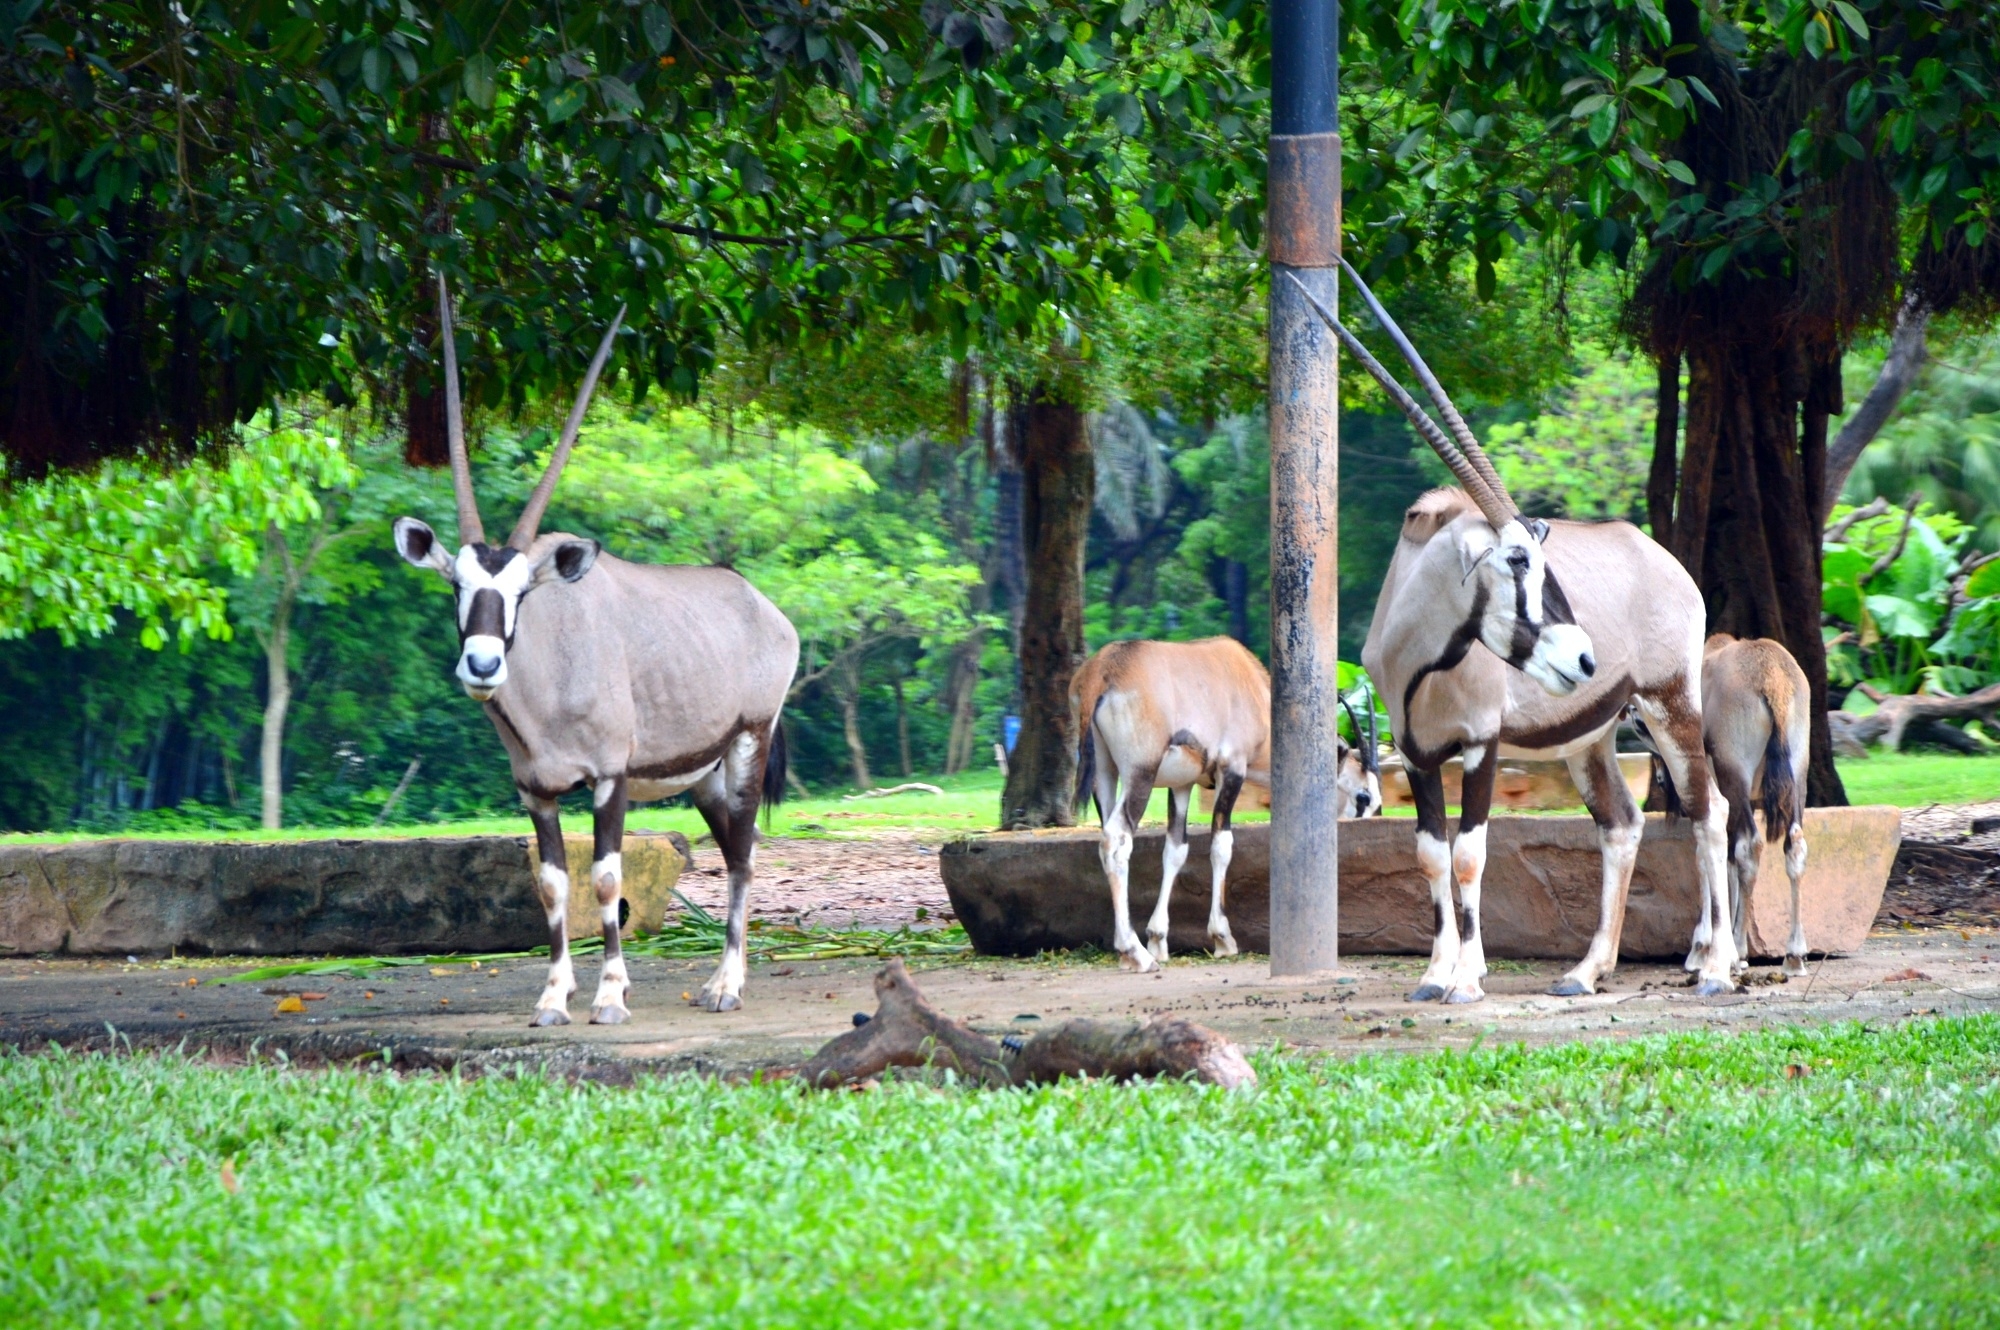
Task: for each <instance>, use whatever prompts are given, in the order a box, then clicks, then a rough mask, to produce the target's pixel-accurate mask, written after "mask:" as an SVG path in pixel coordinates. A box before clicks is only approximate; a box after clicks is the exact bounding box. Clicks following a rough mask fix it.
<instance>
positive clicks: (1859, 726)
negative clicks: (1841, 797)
mask: <svg viewBox="0 0 2000 1330" xmlns="http://www.w3.org/2000/svg"><path fill="white" fill-rule="evenodd" d="M1861 691H1862V692H1863V693H1864V694H1866V695H1867V696H1868V697H1869V698H1871V699H1872V700H1873V701H1874V702H1875V704H1876V706H1875V710H1873V711H1871V712H1869V713H1868V714H1867V715H1865V716H1854V715H1851V714H1850V713H1846V712H1830V713H1829V714H1828V716H1827V720H1828V722H1829V724H1831V725H1833V726H1835V727H1836V730H1837V735H1838V737H1839V738H1841V739H1843V740H1850V741H1852V742H1853V743H1855V744H1861V745H1865V744H1870V743H1874V742H1875V741H1877V740H1881V741H1882V742H1883V743H1884V744H1885V745H1886V746H1887V747H1888V748H1889V750H1890V751H1891V752H1895V751H1898V750H1900V749H1901V748H1902V746H1903V743H1904V741H1905V740H1906V739H1915V740H1923V741H1927V742H1930V743H1939V744H1944V745H1946V746H1947V747H1951V748H1956V749H1958V750H1960V751H1961V752H1968V753H1979V752H1984V751H1985V749H1984V748H1983V747H1982V746H1981V745H1980V743H1979V741H1978V740H1976V739H1974V738H1973V737H1972V736H1971V735H1969V734H1967V733H1966V732H1965V731H1963V730H1961V729H1958V728H1956V727H1954V726H1950V725H1946V724H1944V723H1943V722H1945V721H1947V720H1972V719H1975V718H1976V719H1978V720H1980V721H1983V722H1985V724H1987V725H1988V726H1991V725H1993V724H1994V723H1995V720H1996V717H2000V683H1996V684H1989V685H1988V686H1986V687H1985V688H1982V689H1980V690H1979V691H1978V692H1976V693H1968V694H1966V695H1965V696H1964V697H1944V696H1937V695H1933V694H1928V693H1914V694H1910V695H1908V696H1898V697H1890V696H1887V695H1885V694H1883V693H1880V692H1877V691H1876V690H1875V689H1873V688H1870V687H1869V686H1868V685H1866V684H1863V685H1861ZM1835 716H1841V717H1844V719H1842V720H1839V721H1835V720H1834V717H1835Z"/></svg>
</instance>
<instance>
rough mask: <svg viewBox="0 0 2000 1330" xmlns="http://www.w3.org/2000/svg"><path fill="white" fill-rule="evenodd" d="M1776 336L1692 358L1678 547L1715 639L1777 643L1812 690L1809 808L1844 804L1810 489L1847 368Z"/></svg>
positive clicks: (1697, 348) (1718, 343) (1702, 349)
mask: <svg viewBox="0 0 2000 1330" xmlns="http://www.w3.org/2000/svg"><path fill="white" fill-rule="evenodd" d="M1768 332H1769V336H1768V338H1764V339H1741V340H1734V341H1722V340H1720V339H1716V340H1704V341H1697V342H1696V343H1694V344H1693V345H1691V346H1690V347H1689V348H1688V351H1687V356H1688V401H1687V435H1686V443H1685V447H1684V449H1683V456H1682V458H1681V459H1680V464H1679V468H1678V469H1679V487H1678V488H1679V499H1680V501H1679V505H1678V510H1677V511H1676V512H1675V513H1674V514H1673V518H1672V526H1671V533H1672V541H1671V543H1670V545H1669V548H1671V549H1672V550H1673V552H1674V554H1675V555H1676V556H1677V557H1679V559H1680V560H1681V562H1682V564H1683V565H1684V566H1685V567H1686V568H1687V570H1688V572H1689V574H1690V575H1692V576H1693V577H1694V579H1695V581H1696V583H1697V584H1699V585H1700V586H1701V588H1702V593H1703V596H1704V598H1705V599H1706V601H1707V603H1708V629H1709V631H1710V632H1723V633H1733V634H1735V635H1736V636H1738V637H1768V638H1773V639H1775V640H1776V641H1778V642H1780V643H1782V644H1783V645H1784V646H1785V648H1786V649H1787V650H1789V651H1790V652H1791V653H1792V655H1793V657H1794V658H1795V659H1797V661H1798V663H1799V667H1800V668H1801V669H1803V670H1804V671H1805V675H1806V678H1807V680H1808V681H1809V682H1810V684H1811V687H1812V752H1811V762H1810V765H1809V767H1808V770H1807V798H1808V801H1809V802H1811V803H1814V804H1845V803H1846V802H1847V793H1846V791H1845V789H1844V788H1843V787H1842V785H1841V782H1840V774H1839V773H1838V772H1837V771H1836V770H1835V769H1834V765H1833V749H1832V746H1831V743H1830V740H1829V736H1828V732H1827V721H1826V647H1825V644H1824V642H1823V641H1822V639H1821V637H1820V525H1821V524H1820V520H1819V512H1820V508H1819V497H1820V496H1819V493H1818V492H1816V491H1815V490H1814V488H1813V485H1812V483H1811V482H1814V481H1818V480H1819V479H1820V478H1821V477H1822V476H1824V474H1825V447H1826V419H1827V414H1828V410H1829V407H1834V406H1837V399H1834V400H1833V401H1830V400H1829V396H1830V394H1829V390H1828V386H1827V385H1828V382H1829V380H1830V381H1831V382H1832V383H1834V384H1836V385H1837V384H1838V381H1839V359H1838V355H1837V353H1821V354H1817V355H1809V354H1808V353H1807V352H1806V351H1805V350H1804V349H1802V348H1800V347H1799V346H1798V345H1797V344H1796V343H1795V342H1793V341H1791V340H1790V339H1788V338H1787V337H1785V336H1784V335H1783V333H1782V332H1781V331H1780V330H1779V329H1778V328H1776V327H1772V328H1771V329H1769V330H1768ZM1829 365H1831V367H1832V368H1831V373H1829V371H1828V366H1829ZM1664 381H1665V375H1664V372H1663V373H1662V382H1663V383H1664ZM1834 391H1836V392H1837V388H1836V389H1835V390H1834ZM1664 406H1665V402H1664V399H1663V400H1662V408H1663V409H1664ZM1802 408H1803V419H1802ZM1666 437H1667V436H1666V432H1665V429H1664V428H1662V429H1661V430H1660V431H1659V432H1658V433H1657V434H1656V436H1655V441H1654V447H1655V454H1654V473H1655V475H1656V476H1658V475H1660V473H1661V471H1662V460H1661V457H1660V452H1659V450H1660V449H1661V447H1662V441H1663V440H1664V439H1665V438H1666ZM1650 489H1651V487H1650V486H1649V490H1650Z"/></svg>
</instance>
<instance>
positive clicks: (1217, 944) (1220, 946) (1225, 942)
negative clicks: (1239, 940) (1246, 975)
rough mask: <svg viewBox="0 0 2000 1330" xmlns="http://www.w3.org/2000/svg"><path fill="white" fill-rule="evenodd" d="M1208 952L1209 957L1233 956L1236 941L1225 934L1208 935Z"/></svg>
mask: <svg viewBox="0 0 2000 1330" xmlns="http://www.w3.org/2000/svg"><path fill="white" fill-rule="evenodd" d="M1208 952H1209V955H1211V956H1234V955H1236V954H1237V948H1236V939H1235V938H1233V937H1231V936H1230V935H1229V934H1227V933H1222V934H1215V933H1211V934H1209V935H1208Z"/></svg>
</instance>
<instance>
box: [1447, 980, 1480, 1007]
mask: <svg viewBox="0 0 2000 1330" xmlns="http://www.w3.org/2000/svg"><path fill="white" fill-rule="evenodd" d="M1444 1000H1445V1001H1446V1002H1448V1003H1450V1004H1451V1005H1453V1006H1461V1005H1463V1004H1465V1003H1467V1002H1484V1001H1485V1000H1486V990H1485V989H1483V988H1481V987H1480V986H1479V985H1478V984H1457V985H1454V986H1453V987H1451V988H1448V989H1446V990H1445V995H1444Z"/></svg>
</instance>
